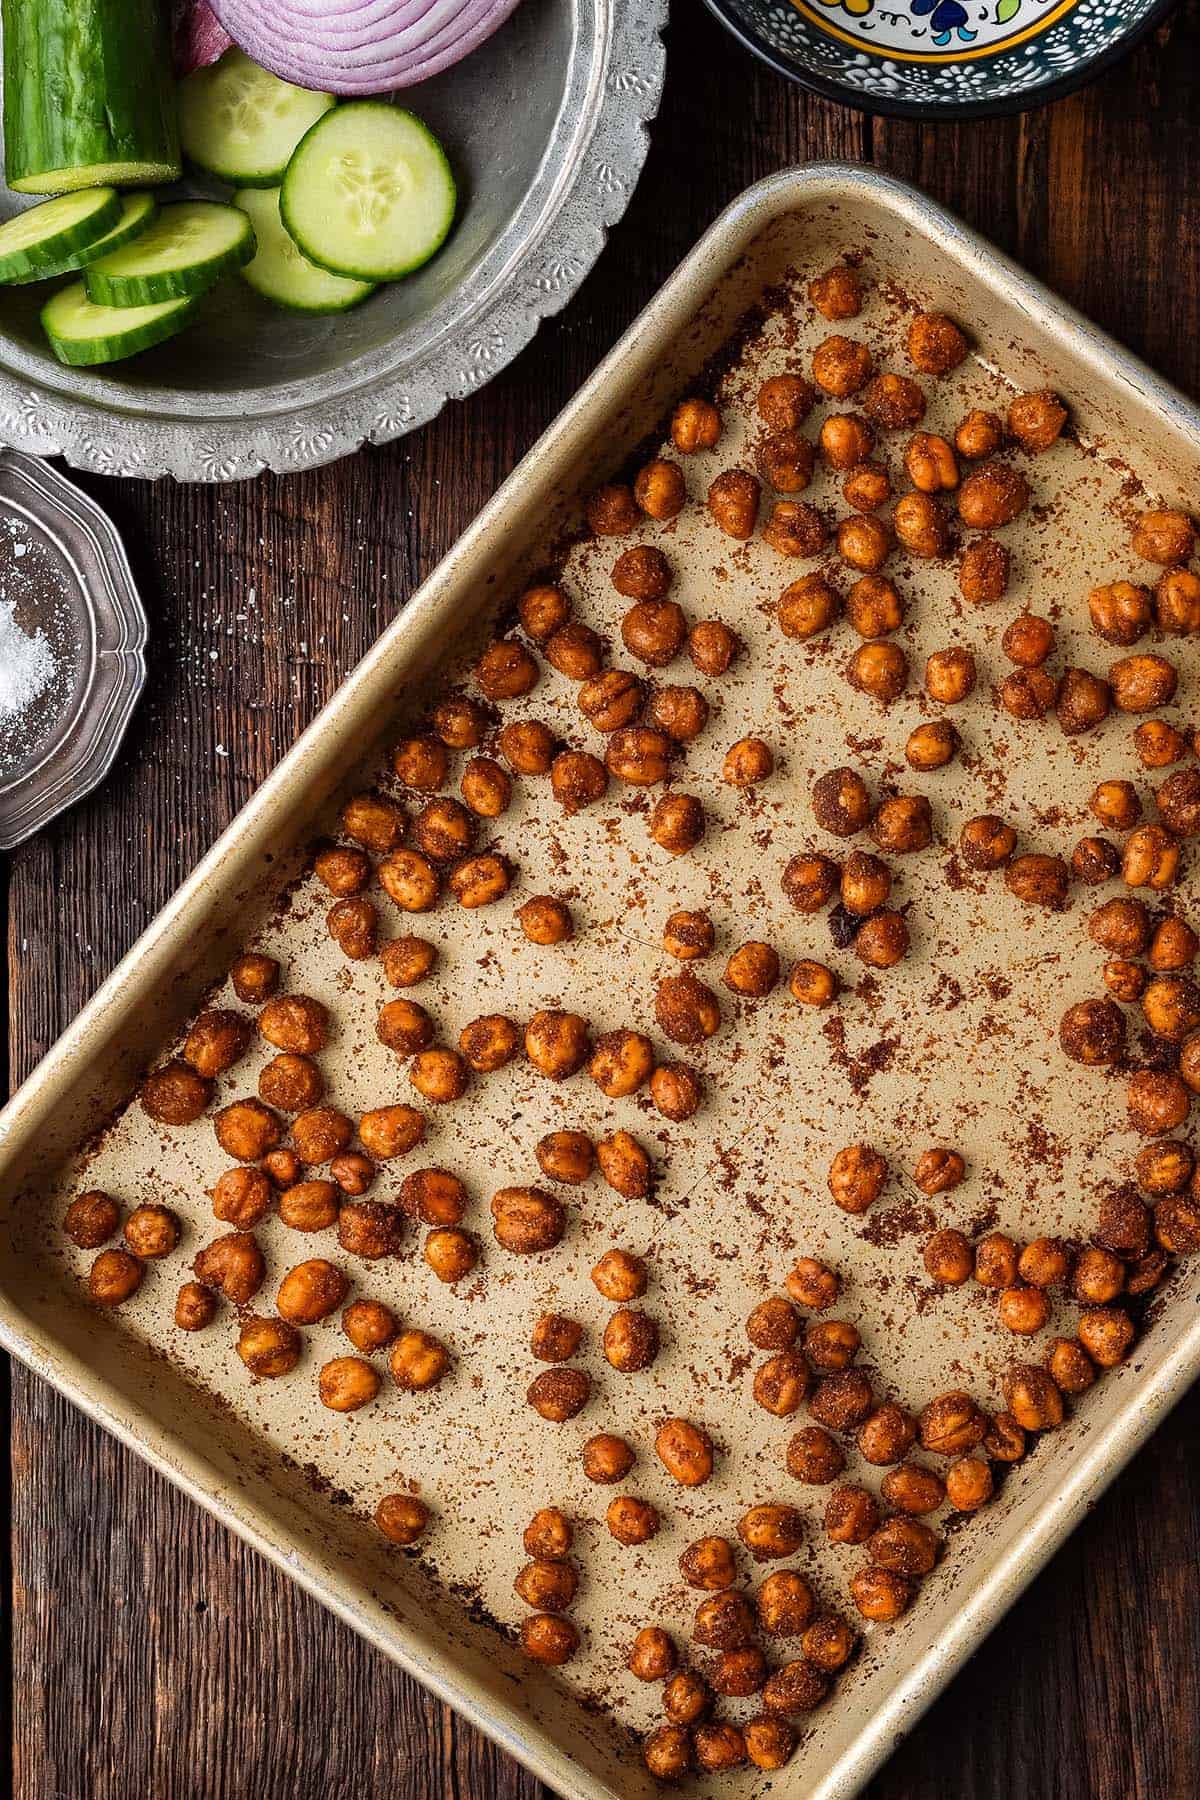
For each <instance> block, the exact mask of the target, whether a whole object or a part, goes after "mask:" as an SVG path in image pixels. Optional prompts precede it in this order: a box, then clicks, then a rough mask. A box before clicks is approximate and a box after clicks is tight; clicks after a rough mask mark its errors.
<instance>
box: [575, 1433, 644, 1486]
mask: <svg viewBox="0 0 1200 1800" xmlns="http://www.w3.org/2000/svg"><path fill="white" fill-rule="evenodd" d="M636 1461H637V1457H636V1455H635V1454H634V1450H633V1446H632V1445H631V1444H627V1443H626V1442H625V1439H624V1438H622V1437H615V1436H614V1435H613V1433H612V1432H611V1431H602V1432H600V1434H599V1435H598V1436H597V1437H593V1438H589V1439H588V1441H587V1443H586V1444H585V1445H584V1446H583V1472H584V1474H585V1475H586V1476H587V1478H588V1480H589V1481H595V1482H599V1483H600V1484H601V1485H606V1484H607V1483H609V1482H613V1481H623V1480H624V1479H625V1477H626V1475H628V1473H629V1471H630V1469H632V1467H633V1465H634V1463H635V1462H636Z"/></svg>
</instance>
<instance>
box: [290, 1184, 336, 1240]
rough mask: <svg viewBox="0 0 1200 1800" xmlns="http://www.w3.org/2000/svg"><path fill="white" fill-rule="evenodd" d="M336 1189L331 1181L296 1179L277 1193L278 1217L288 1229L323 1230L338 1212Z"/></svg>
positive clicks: (332, 1221)
mask: <svg viewBox="0 0 1200 1800" xmlns="http://www.w3.org/2000/svg"><path fill="white" fill-rule="evenodd" d="M339 1197H340V1196H339V1190H338V1188H337V1185H336V1183H334V1182H332V1181H297V1182H294V1183H293V1184H292V1185H291V1186H290V1187H288V1188H285V1189H284V1191H283V1193H282V1194H280V1196H279V1217H280V1218H281V1219H282V1221H283V1223H284V1224H285V1225H286V1226H287V1227H288V1228H289V1230H291V1231H325V1230H327V1229H328V1228H329V1226H330V1225H333V1224H334V1223H335V1222H336V1220H337V1216H338V1200H339Z"/></svg>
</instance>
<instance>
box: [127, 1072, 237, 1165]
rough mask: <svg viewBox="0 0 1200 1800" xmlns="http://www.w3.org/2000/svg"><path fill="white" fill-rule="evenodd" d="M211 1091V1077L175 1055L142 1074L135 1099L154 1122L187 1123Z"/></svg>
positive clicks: (209, 1098) (205, 1102)
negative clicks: (198, 1071) (143, 1078)
mask: <svg viewBox="0 0 1200 1800" xmlns="http://www.w3.org/2000/svg"><path fill="white" fill-rule="evenodd" d="M212 1093H213V1084H212V1081H211V1080H210V1079H209V1078H208V1077H207V1076H204V1075H200V1074H198V1073H197V1072H196V1070H195V1069H193V1068H192V1066H191V1064H190V1063H186V1062H184V1061H183V1059H182V1058H181V1057H176V1058H174V1059H173V1060H172V1061H171V1062H168V1063H164V1064H163V1066H162V1068H161V1069H154V1070H152V1071H151V1073H150V1074H149V1075H147V1076H146V1079H145V1080H144V1081H143V1083H142V1086H141V1091H140V1093H139V1095H138V1099H139V1100H140V1102H141V1106H142V1110H143V1112H146V1113H148V1114H149V1116H150V1117H151V1118H152V1119H154V1120H155V1121H156V1122H157V1123H158V1124H160V1125H190V1124H191V1123H192V1122H193V1120H195V1119H198V1118H199V1117H200V1115H201V1113H202V1112H203V1111H204V1109H205V1107H206V1106H207V1105H208V1103H209V1101H210V1100H211V1099H212ZM231 1154H232V1152H231Z"/></svg>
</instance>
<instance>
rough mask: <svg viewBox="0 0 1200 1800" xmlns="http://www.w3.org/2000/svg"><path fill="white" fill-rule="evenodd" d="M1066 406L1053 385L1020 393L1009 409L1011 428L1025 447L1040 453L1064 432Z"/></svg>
mask: <svg viewBox="0 0 1200 1800" xmlns="http://www.w3.org/2000/svg"><path fill="white" fill-rule="evenodd" d="M1066 422H1067V409H1066V407H1065V406H1064V405H1063V403H1062V401H1061V400H1060V399H1059V397H1058V395H1057V394H1055V393H1053V392H1052V390H1051V389H1050V388H1039V389H1038V390H1037V391H1036V392H1035V393H1028V394H1018V395H1017V397H1016V399H1015V400H1014V401H1013V402H1012V404H1011V406H1010V407H1009V409H1008V429H1009V431H1010V432H1011V433H1012V435H1013V437H1014V438H1016V440H1017V442H1018V444H1020V446H1021V448H1022V449H1023V450H1028V451H1029V452H1030V454H1031V455H1034V456H1037V455H1040V454H1041V452H1042V451H1043V450H1049V449H1050V447H1051V445H1052V444H1056V443H1057V442H1058V440H1059V437H1060V436H1061V435H1062V429H1063V426H1064V425H1065V424H1066Z"/></svg>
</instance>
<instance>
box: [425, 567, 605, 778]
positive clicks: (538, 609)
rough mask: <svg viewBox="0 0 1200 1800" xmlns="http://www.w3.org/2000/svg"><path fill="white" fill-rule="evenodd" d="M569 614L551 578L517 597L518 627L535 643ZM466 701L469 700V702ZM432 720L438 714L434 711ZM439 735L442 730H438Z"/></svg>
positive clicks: (467, 745)
mask: <svg viewBox="0 0 1200 1800" xmlns="http://www.w3.org/2000/svg"><path fill="white" fill-rule="evenodd" d="M570 616H571V602H570V601H569V600H568V598H567V596H566V594H565V593H564V592H563V590H562V588H560V587H556V586H555V585H554V584H553V583H552V582H539V583H537V584H536V585H535V586H534V587H530V588H526V589H525V592H524V593H523V594H522V595H521V598H520V599H519V600H518V601H517V617H518V618H519V619H520V621H521V629H522V631H524V633H525V635H526V636H527V637H530V638H532V639H533V641H534V643H535V644H544V643H545V642H546V639H547V638H549V637H552V636H553V635H554V633H555V632H556V631H557V630H559V628H560V627H561V626H563V625H565V624H566V622H567V620H568V619H569V618H570ZM468 704H469V702H468ZM434 717H435V720H436V717H437V715H436V714H435V715H434ZM438 736H439V737H442V736H443V734H442V733H441V732H440V731H439V732H438ZM482 738H483V732H482V731H480V733H479V736H478V737H475V736H472V737H469V738H468V739H467V740H466V741H465V742H462V743H456V744H453V745H452V748H453V749H456V750H466V749H473V748H474V747H475V745H476V744H478V743H480V742H481V741H482Z"/></svg>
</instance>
